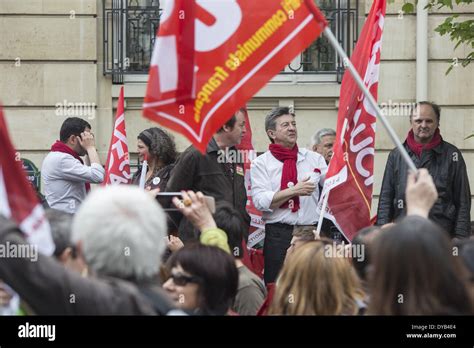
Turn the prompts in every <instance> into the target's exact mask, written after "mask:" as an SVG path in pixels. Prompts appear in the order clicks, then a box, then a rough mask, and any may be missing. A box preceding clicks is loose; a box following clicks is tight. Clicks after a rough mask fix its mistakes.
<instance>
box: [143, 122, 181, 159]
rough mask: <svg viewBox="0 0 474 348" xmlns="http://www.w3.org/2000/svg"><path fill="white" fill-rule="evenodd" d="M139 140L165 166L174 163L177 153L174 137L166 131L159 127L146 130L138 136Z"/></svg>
mask: <svg viewBox="0 0 474 348" xmlns="http://www.w3.org/2000/svg"><path fill="white" fill-rule="evenodd" d="M137 138H138V139H140V140H141V141H143V143H144V144H145V145H146V146H148V151H149V152H150V154H151V155H153V156H154V157H155V158H156V159H160V160H161V161H162V162H163V165H165V166H167V165H168V164H171V163H174V162H175V161H176V157H177V152H176V144H175V142H174V139H173V137H172V136H171V135H170V134H169V133H168V132H166V131H164V130H163V129H161V128H158V127H152V128H148V129H145V130H144V131H143V132H141V133H140V134H138V137H137Z"/></svg>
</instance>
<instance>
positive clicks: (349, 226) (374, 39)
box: [320, 0, 386, 240]
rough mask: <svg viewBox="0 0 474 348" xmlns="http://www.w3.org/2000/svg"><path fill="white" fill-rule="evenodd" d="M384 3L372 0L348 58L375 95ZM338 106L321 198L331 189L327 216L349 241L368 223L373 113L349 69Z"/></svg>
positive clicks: (371, 171)
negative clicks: (330, 155)
mask: <svg viewBox="0 0 474 348" xmlns="http://www.w3.org/2000/svg"><path fill="white" fill-rule="evenodd" d="M385 8H386V2H385V0H375V1H374V3H373V4H372V9H371V10H370V13H369V16H368V17H367V20H366V22H365V25H364V28H363V29H362V33H361V35H360V38H359V40H358V41H357V45H356V47H355V49H354V53H353V54H352V57H351V62H352V64H353V65H354V66H355V68H356V69H357V71H358V72H359V74H360V75H361V76H364V83H365V85H366V86H367V88H368V89H369V90H370V92H371V93H372V95H373V96H374V98H375V99H376V100H377V89H378V81H379V69H380V54H381V47H382V32H383V25H384V18H385ZM339 105H340V106H339V113H338V120H337V131H336V133H337V136H336V142H335V144H334V155H333V157H332V159H331V162H330V164H329V169H328V173H327V175H326V180H325V183H324V190H323V193H322V195H321V197H324V196H325V195H326V193H327V192H328V191H329V190H330V193H329V199H328V207H329V210H330V212H329V213H328V212H326V217H328V218H329V219H331V220H332V221H333V222H334V223H335V224H336V226H338V228H339V230H341V232H342V233H343V234H344V236H345V237H346V238H347V239H348V240H352V238H353V237H354V235H355V234H356V233H357V231H358V230H359V229H361V228H363V227H366V226H369V225H370V214H371V213H370V211H371V204H372V188H373V182H374V177H373V173H374V154H375V150H374V145H375V121H376V113H375V110H374V109H373V108H372V107H371V106H370V104H369V102H368V100H367V99H366V98H365V97H364V94H363V93H362V91H361V90H360V89H359V87H358V86H357V84H356V82H355V80H354V79H353V78H352V75H351V74H350V72H349V70H346V72H345V73H344V78H343V80H342V85H341V96H340V103H339ZM321 202H322V200H321ZM321 202H320V206H321Z"/></svg>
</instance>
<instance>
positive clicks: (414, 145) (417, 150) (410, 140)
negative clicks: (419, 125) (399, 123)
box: [406, 128, 443, 157]
mask: <svg viewBox="0 0 474 348" xmlns="http://www.w3.org/2000/svg"><path fill="white" fill-rule="evenodd" d="M442 140H443V138H442V137H441V135H440V134H439V128H437V129H436V131H435V134H434V135H433V139H431V141H430V142H429V143H428V144H420V143H418V142H417V141H416V140H415V135H414V134H413V129H410V131H409V132H408V136H407V140H406V141H407V145H408V147H409V148H410V150H412V151H413V153H414V154H415V155H417V156H418V157H421V153H422V152H423V150H431V149H434V148H435V147H436V146H438V145H439V144H441V141H442Z"/></svg>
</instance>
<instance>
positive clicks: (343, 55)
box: [324, 27, 417, 172]
mask: <svg viewBox="0 0 474 348" xmlns="http://www.w3.org/2000/svg"><path fill="white" fill-rule="evenodd" d="M324 34H325V35H326V37H327V38H328V40H329V42H330V43H331V45H332V47H334V49H335V50H336V51H337V53H338V54H339V56H341V58H342V61H343V62H344V66H346V67H347V68H348V69H349V71H350V73H351V75H352V77H353V78H354V80H355V82H356V83H357V85H358V86H359V88H360V90H361V91H362V93H364V95H365V97H366V98H367V100H368V101H369V103H370V105H371V106H372V107H373V108H374V109H375V112H376V114H377V118H378V119H379V120H380V121H382V124H383V125H384V127H385V129H386V130H387V132H388V134H389V136H390V138H391V139H392V141H393V142H394V144H395V145H396V146H397V148H398V150H399V151H400V153H401V155H402V157H403V159H404V160H405V162H406V163H407V164H408V167H409V168H410V169H411V170H412V171H413V172H416V171H417V168H416V166H415V164H414V163H413V161H412V160H411V158H410V156H409V155H408V152H407V151H406V150H405V148H404V147H403V145H402V143H401V142H400V140H399V139H398V136H397V134H396V133H395V131H394V130H393V128H392V126H391V125H390V123H388V121H387V119H386V118H385V115H384V114H383V113H382V111H381V110H380V108H379V106H378V104H377V102H376V101H375V99H374V97H373V96H372V94H371V93H370V91H369V90H368V89H367V87H366V86H365V84H364V81H362V78H361V77H360V75H359V73H358V72H357V70H356V68H355V67H354V65H352V62H351V60H350V59H349V57H348V56H347V54H346V52H344V49H343V48H342V47H341V45H340V44H339V42H338V41H337V39H336V37H335V36H334V34H333V33H332V31H331V29H330V28H329V27H326V28H325V29H324Z"/></svg>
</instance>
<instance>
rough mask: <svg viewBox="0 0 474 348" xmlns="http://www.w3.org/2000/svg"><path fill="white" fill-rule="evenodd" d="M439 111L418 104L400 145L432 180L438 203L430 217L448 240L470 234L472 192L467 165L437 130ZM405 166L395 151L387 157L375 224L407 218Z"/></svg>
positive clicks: (424, 104) (399, 154)
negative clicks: (444, 232)
mask: <svg viewBox="0 0 474 348" xmlns="http://www.w3.org/2000/svg"><path fill="white" fill-rule="evenodd" d="M440 117H441V109H440V107H439V106H438V105H436V104H435V103H431V102H426V101H423V102H419V103H418V104H417V106H416V108H415V109H414V110H413V114H412V115H410V125H411V129H410V131H409V132H408V136H407V139H406V141H405V143H404V144H403V146H404V147H405V149H406V150H407V152H408V155H409V156H410V157H411V159H412V160H413V163H414V164H415V166H416V167H417V168H426V169H428V171H429V173H430V174H431V176H432V177H433V180H434V183H435V186H436V189H437V190H438V200H437V201H436V203H435V204H434V206H433V207H432V208H431V210H430V215H429V218H430V220H433V221H434V222H435V223H437V224H438V225H440V226H441V227H443V228H444V229H445V230H446V232H448V233H449V235H450V237H451V238H469V236H470V235H471V226H470V224H471V215H470V214H471V190H470V188H469V178H468V176H467V170H466V163H465V162H464V159H463V157H462V155H461V151H459V149H458V148H457V147H456V146H454V145H452V144H450V143H448V142H447V141H444V140H443V138H442V137H441V134H440V131H439V120H440ZM407 176H408V166H407V164H406V162H405V161H404V160H403V158H402V155H401V153H400V151H398V149H394V150H392V151H391V152H390V155H389V156H388V160H387V165H386V166H385V173H384V177H383V182H382V188H381V190H380V199H379V206H378V212H377V225H384V224H387V223H389V222H393V221H395V220H397V219H398V218H400V217H403V216H405V215H406V204H405V190H406V185H407Z"/></svg>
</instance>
